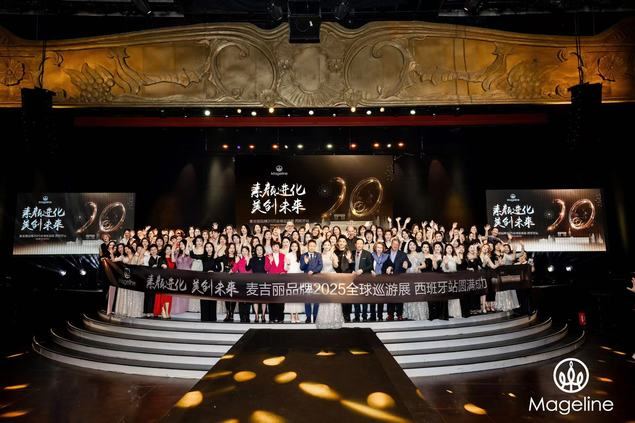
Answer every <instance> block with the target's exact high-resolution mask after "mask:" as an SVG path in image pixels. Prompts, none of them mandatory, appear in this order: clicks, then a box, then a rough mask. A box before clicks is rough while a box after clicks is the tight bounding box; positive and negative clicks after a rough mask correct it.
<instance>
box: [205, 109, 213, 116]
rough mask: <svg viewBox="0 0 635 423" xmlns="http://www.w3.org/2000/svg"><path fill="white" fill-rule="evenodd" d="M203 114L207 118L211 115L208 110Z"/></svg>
mask: <svg viewBox="0 0 635 423" xmlns="http://www.w3.org/2000/svg"><path fill="white" fill-rule="evenodd" d="M203 113H204V114H205V116H209V115H211V114H212V112H210V111H209V110H205V111H204V112H203Z"/></svg>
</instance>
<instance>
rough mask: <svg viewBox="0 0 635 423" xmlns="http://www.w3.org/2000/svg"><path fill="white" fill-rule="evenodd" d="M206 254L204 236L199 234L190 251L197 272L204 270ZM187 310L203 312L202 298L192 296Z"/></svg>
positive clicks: (193, 266)
mask: <svg viewBox="0 0 635 423" xmlns="http://www.w3.org/2000/svg"><path fill="white" fill-rule="evenodd" d="M204 255H205V248H204V247H203V237H202V236H200V235H199V236H197V237H196V238H194V247H193V248H192V250H191V251H190V258H191V259H192V270H194V271H197V272H202V271H203V256H204ZM187 311H192V312H195V313H200V312H201V300H200V299H198V298H196V299H192V298H190V302H189V306H188V308H187Z"/></svg>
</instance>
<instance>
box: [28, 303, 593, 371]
mask: <svg viewBox="0 0 635 423" xmlns="http://www.w3.org/2000/svg"><path fill="white" fill-rule="evenodd" d="M492 316H496V315H483V316H475V317H474V318H469V319H451V320H450V321H435V323H434V324H431V323H430V322H411V321H402V322H398V321H397V322H380V323H363V324H346V326H347V327H357V326H360V327H371V328H374V327H378V328H381V331H380V332H379V333H377V336H378V338H379V339H380V340H382V342H384V345H385V346H386V348H387V349H388V351H389V352H390V353H391V354H393V356H394V357H395V360H396V361H397V363H398V364H399V365H401V366H402V368H404V370H405V372H406V374H407V375H408V376H409V377H411V378H418V377H427V376H435V375H443V374H454V373H465V372H474V371H484V370H491V369H500V368H504V367H510V366H518V365H523V364H530V363H535V362H539V361H542V360H548V359H551V358H554V357H558V356H560V355H563V354H567V353H569V352H571V351H573V350H575V348H577V347H578V346H579V345H580V344H581V343H582V342H583V337H584V335H583V334H582V335H581V336H580V337H579V338H575V339H574V337H572V336H569V335H568V328H567V327H566V326H564V327H560V328H553V329H552V321H551V319H547V320H545V321H541V322H539V321H538V320H537V315H536V314H535V313H534V314H532V315H530V316H522V317H511V316H509V315H507V313H505V314H502V315H501V314H500V313H499V314H498V315H497V316H496V317H492ZM98 317H99V318H98V319H94V318H92V317H90V316H85V315H84V316H82V320H81V325H82V326H83V327H80V326H77V325H76V324H74V323H72V322H67V326H66V328H65V329H62V330H60V331H58V330H51V334H50V336H49V338H48V339H47V340H45V342H44V343H42V342H39V340H38V339H34V341H33V348H34V349H35V350H36V351H37V352H39V353H40V354H41V355H43V356H45V357H47V358H50V359H53V360H56V361H58V362H61V363H65V364H69V365H73V366H79V367H84V368H90V369H96V370H102V371H111V372H119V373H128V374H138V375H149V376H159V377H176V378H187V379H198V378H200V377H202V376H203V375H204V374H205V373H206V371H207V370H208V369H209V368H210V367H211V366H213V365H214V364H215V363H216V362H217V361H218V360H219V359H220V357H222V355H223V354H225V353H226V352H227V351H228V350H229V349H230V348H231V346H232V345H233V344H234V343H235V342H236V341H237V340H238V339H239V338H240V337H241V336H242V332H243V331H246V330H247V329H249V328H267V329H281V330H286V329H293V328H297V329H312V328H314V325H307V324H300V325H290V324H287V325H257V324H227V323H201V322H196V321H191V322H189V321H178V322H177V321H171V320H168V321H163V320H155V319H119V318H112V316H106V315H105V314H103V313H102V314H100V315H99V316H98ZM388 325H389V327H388ZM227 326H229V327H231V331H229V332H228V331H227V329H226V328H225V327H227ZM215 331H218V332H215Z"/></svg>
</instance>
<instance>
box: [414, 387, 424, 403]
mask: <svg viewBox="0 0 635 423" xmlns="http://www.w3.org/2000/svg"><path fill="white" fill-rule="evenodd" d="M415 392H416V393H417V396H418V397H419V398H421V399H422V400H424V401H425V400H426V399H425V397H424V396H423V392H421V389H417V390H416V391H415Z"/></svg>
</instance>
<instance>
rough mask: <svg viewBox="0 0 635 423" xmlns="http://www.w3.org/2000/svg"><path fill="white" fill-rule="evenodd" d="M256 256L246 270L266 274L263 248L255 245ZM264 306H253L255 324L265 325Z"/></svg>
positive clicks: (260, 245)
mask: <svg viewBox="0 0 635 423" xmlns="http://www.w3.org/2000/svg"><path fill="white" fill-rule="evenodd" d="M255 252H256V254H255V255H253V256H252V257H251V259H250V260H249V264H247V270H251V272H252V273H267V271H266V270H265V248H264V247H263V246H262V244H258V245H256V248H255ZM265 311H266V304H254V313H255V315H256V320H255V321H254V322H255V323H266V322H267V320H266V319H265Z"/></svg>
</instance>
